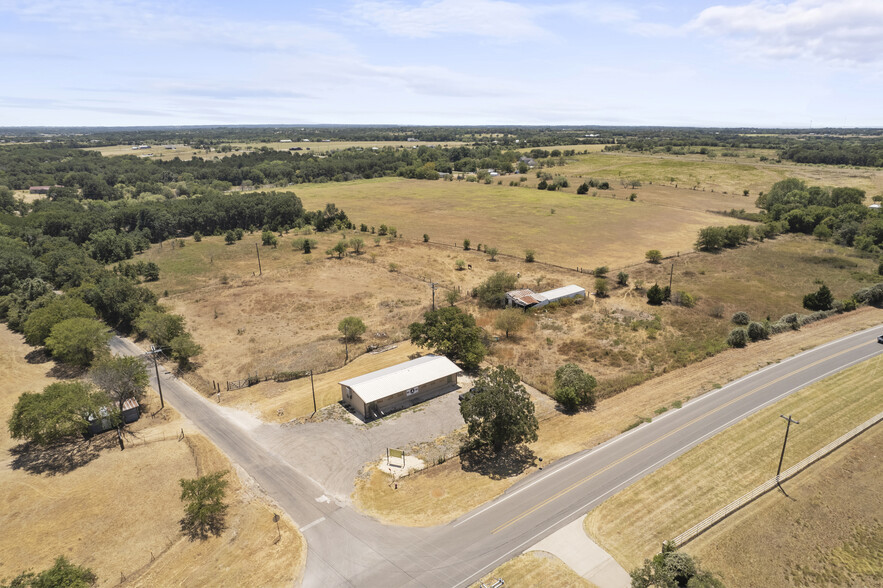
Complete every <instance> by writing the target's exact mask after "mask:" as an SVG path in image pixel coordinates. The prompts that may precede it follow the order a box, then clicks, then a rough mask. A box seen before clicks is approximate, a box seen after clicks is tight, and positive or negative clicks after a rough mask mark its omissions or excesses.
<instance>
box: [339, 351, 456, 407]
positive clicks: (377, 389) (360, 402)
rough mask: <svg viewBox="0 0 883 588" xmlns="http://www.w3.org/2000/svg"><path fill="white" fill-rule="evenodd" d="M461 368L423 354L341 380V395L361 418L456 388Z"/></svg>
mask: <svg viewBox="0 0 883 588" xmlns="http://www.w3.org/2000/svg"><path fill="white" fill-rule="evenodd" d="M461 372H462V370H461V369H460V368H459V367H457V366H456V364H454V362H452V361H451V360H450V359H448V358H447V357H444V356H440V355H426V356H424V357H418V358H417V359H412V360H411V361H406V362H405V363H400V364H398V365H394V366H392V367H388V368H385V369H382V370H377V371H376V372H371V373H368V374H365V375H362V376H358V377H355V378H350V379H349V380H344V381H343V382H340V391H341V397H342V400H343V403H344V404H345V405H348V406H350V407H352V408H353V410H355V412H356V413H357V414H358V415H359V416H360V417H361V418H362V419H363V420H369V419H372V418H379V417H382V416H385V415H387V414H389V413H391V412H394V411H396V410H401V409H402V408H407V407H409V406H413V405H415V404H418V403H420V402H423V401H424V400H429V399H430V398H433V397H435V396H440V395H442V394H446V393H447V392H451V391H453V390H456V389H457V387H458V386H457V376H458V375H460V373H461Z"/></svg>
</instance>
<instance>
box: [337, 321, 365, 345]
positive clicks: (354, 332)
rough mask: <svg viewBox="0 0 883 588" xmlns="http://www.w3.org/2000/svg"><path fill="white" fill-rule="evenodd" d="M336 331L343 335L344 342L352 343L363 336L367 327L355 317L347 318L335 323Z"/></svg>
mask: <svg viewBox="0 0 883 588" xmlns="http://www.w3.org/2000/svg"><path fill="white" fill-rule="evenodd" d="M337 330H338V331H340V334H341V335H343V338H344V341H346V342H348V343H352V342H353V341H356V340H357V339H358V338H359V337H361V336H362V335H364V334H365V331H367V330H368V327H366V326H365V323H364V322H362V319H360V318H359V317H357V316H348V317H345V318H343V319H342V320H341V321H340V322H339V323H337Z"/></svg>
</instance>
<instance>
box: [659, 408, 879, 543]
mask: <svg viewBox="0 0 883 588" xmlns="http://www.w3.org/2000/svg"><path fill="white" fill-rule="evenodd" d="M881 420H883V412H881V413H879V414H878V415H877V416H874V417H871V418H870V419H868V420H867V421H865V422H864V423H862V424H860V425H859V426H857V427H856V428H854V429H853V430H851V431H849V432H848V433H846V434H845V435H841V436H840V437H838V438H837V439H835V440H834V441H831V442H830V443H828V444H827V445H825V446H824V447H822V448H821V449H819V450H818V451H816V452H815V453H813V454H812V455H810V456H809V457H807V458H805V459H803V460H801V461H799V462H798V463H796V464H794V465H793V466H791V467H790V468H788V469H787V470H785V471H784V472H782V473H781V474H780V475H779V476H777V477H775V478H770V479H769V480H767V481H766V482H764V483H763V484H761V485H760V486H758V487H757V488H755V489H754V490H752V491H751V492H749V493H748V494H745V495H744V496H740V497H739V498H737V499H736V500H734V501H733V502H731V503H730V504H728V505H727V506H725V507H723V508H722V509H720V510H719V511H717V512H716V513H714V514H713V515H711V516H709V517H707V518H706V519H704V520H703V521H701V522H699V523H697V524H695V525H693V526H692V527H690V528H689V529H687V530H686V531H684V532H683V533H681V534H680V535H678V536H677V537H675V538H674V539H672V540H671V541H669V543H671V544H674V545H675V546H676V547H681V546H683V545H684V544H686V543H688V542H689V541H691V540H693V539H695V538H696V537H698V536H699V535H701V534H702V533H704V532H705V531H706V530H708V529H709V528H710V527H712V526H714V525H716V524H717V523H718V522H720V521H721V520H723V519H725V518H726V517H727V516H729V515H730V514H732V513H733V512H735V511H737V510H739V509H740V508H742V507H743V506H745V505H746V504H748V503H749V502H751V501H752V500H754V499H756V498H757V497H759V496H761V495H763V494H765V493H767V492H769V491H770V490H772V489H773V488H775V487H776V486H778V485H779V482H781V481H782V480H787V479H788V478H790V477H792V476H794V475H795V474H797V473H798V472H800V471H801V470H803V469H805V468H806V467H807V466H809V465H811V464H812V463H814V462H816V461H818V460H820V459H822V458H823V457H825V456H826V455H828V454H829V453H831V452H832V451H834V450H835V449H837V448H838V447H840V446H841V445H843V444H844V443H846V442H847V441H850V440H851V439H853V438H854V437H856V436H858V435H859V434H860V433H863V432H864V431H865V430H867V429H869V428H871V427H873V426H874V425H876V424H877V423H879V422H880V421H881Z"/></svg>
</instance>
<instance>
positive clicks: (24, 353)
mask: <svg viewBox="0 0 883 588" xmlns="http://www.w3.org/2000/svg"><path fill="white" fill-rule="evenodd" d="M32 350H33V348H31V347H29V346H27V345H25V344H24V343H23V340H22V338H21V337H20V336H19V335H16V334H14V333H12V332H10V331H9V330H8V329H6V328H2V329H0V373H3V375H4V387H3V391H2V393H0V417H2V421H3V423H4V426H3V428H2V431H0V450H2V454H3V457H2V461H3V467H2V468H0V528H2V529H3V533H0V553H2V554H3V556H2V558H0V578H11V577H13V576H15V575H17V574H19V573H21V572H22V571H25V570H27V569H34V570H41V569H44V568H46V567H48V566H49V565H51V564H52V562H53V560H54V559H55V558H56V557H57V556H58V555H65V556H66V557H68V558H69V559H70V560H71V561H72V562H74V563H76V564H78V565H85V566H87V567H90V568H92V570H93V571H94V572H95V573H96V574H97V575H98V578H99V584H98V585H99V586H115V585H117V584H119V583H120V582H122V583H124V584H128V585H139V586H157V585H173V584H175V585H178V584H180V585H232V584H254V585H267V586H283V585H290V584H291V583H292V582H294V581H295V580H296V579H297V578H298V577H299V576H300V574H301V573H302V570H303V566H304V561H305V555H306V548H305V544H304V541H303V538H302V537H301V536H300V534H299V532H298V531H297V529H296V528H295V527H294V525H293V524H292V523H291V522H290V521H289V520H288V519H287V518H283V519H282V521H280V532H281V535H282V537H281V540H280V541H279V542H278V543H276V544H274V543H273V541H274V540H275V539H276V537H277V529H276V525H275V524H273V523H272V512H271V510H270V508H269V507H268V506H267V504H266V503H265V502H264V501H263V499H261V498H260V497H259V496H258V494H257V493H256V492H255V491H254V490H253V489H252V488H250V487H249V486H248V485H246V484H243V483H242V482H240V481H239V478H238V477H237V474H236V473H235V472H233V471H231V475H230V476H229V477H228V479H229V480H230V486H229V490H228V502H229V503H230V511H229V517H228V525H229V529H228V530H227V531H225V532H224V534H223V535H222V536H221V537H218V538H212V539H210V540H208V541H206V542H204V543H202V542H193V543H192V542H190V541H188V540H187V539H185V538H183V537H182V536H181V534H180V531H179V525H178V521H179V519H180V518H181V516H182V512H183V509H182V504H181V501H180V499H179V495H180V487H179V485H178V480H179V479H180V478H192V477H195V476H197V475H200V474H202V473H206V472H208V471H215V470H218V469H231V465H230V463H229V461H228V460H227V459H226V457H224V456H223V455H222V454H221V453H220V452H219V451H218V450H217V449H216V448H215V447H214V446H213V445H211V444H210V443H209V442H208V441H206V440H205V439H204V438H202V437H200V436H199V435H196V434H193V433H192V427H191V426H190V425H189V424H188V422H187V421H186V420H184V419H182V418H181V417H179V416H178V415H177V414H176V413H175V412H174V410H172V409H169V408H166V409H165V410H164V411H163V412H164V414H163V415H158V416H157V417H155V418H152V417H151V416H150V415H149V414H145V415H144V416H142V418H141V419H140V420H139V421H138V422H137V423H136V424H135V425H134V426H133V430H134V431H135V437H134V438H132V439H130V440H129V445H128V446H127V447H126V450H125V451H120V450H119V447H118V446H117V445H116V441H115V436H114V434H113V433H109V434H105V435H101V436H98V437H96V438H95V439H94V440H93V442H92V443H91V444H89V445H80V446H79V449H78V450H77V451H76V452H73V451H71V452H70V453H68V450H69V449H71V448H70V447H68V448H67V449H65V450H63V451H54V452H49V451H46V452H40V453H35V452H28V453H24V454H22V453H21V451H20V450H19V448H20V446H19V444H18V442H17V441H14V440H12V439H10V438H9V435H8V433H7V431H6V427H5V423H6V420H7V419H8V418H9V415H10V413H11V410H12V407H13V405H14V404H15V402H16V401H17V399H18V396H19V395H20V394H21V393H22V392H26V391H39V390H42V388H43V387H45V386H46V385H48V384H50V383H52V382H54V381H57V380H55V379H54V378H52V377H50V376H48V375H47V372H49V371H50V370H51V369H52V367H53V365H54V364H53V363H51V362H47V363H31V362H32V361H34V359H33V358H34V356H33V355H28V354H29V353H30V352H31V351H32ZM152 396H153V395H152V394H151V397H152ZM151 401H152V402H153V403H154V404H158V403H157V402H156V398H154V397H152V398H151ZM182 428H183V429H185V430H186V431H188V432H187V437H186V441H183V442H179V441H177V439H176V433H177V432H178V431H179V430H180V429H182ZM164 437H165V438H167V439H168V440H161V439H163V438H164ZM151 439H156V441H150V440H151ZM139 440H140V441H139ZM53 464H54V467H51V466H52V465H53ZM68 470H69V471H68ZM41 471H45V473H40V472H41ZM52 472H57V473H54V474H53V473H52ZM255 561H261V562H264V563H263V565H260V566H255V565H253V563H254V562H255Z"/></svg>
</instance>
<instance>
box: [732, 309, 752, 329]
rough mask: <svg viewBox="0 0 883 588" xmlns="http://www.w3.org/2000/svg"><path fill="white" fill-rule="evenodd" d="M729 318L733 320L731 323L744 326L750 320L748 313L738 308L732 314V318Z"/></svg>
mask: <svg viewBox="0 0 883 588" xmlns="http://www.w3.org/2000/svg"><path fill="white" fill-rule="evenodd" d="M730 320H732V321H733V324H736V325H742V326H743V327H744V326H745V325H747V324H748V323H750V322H751V317H750V316H748V313H747V312H745V311H744V310H740V311H739V312H737V313H735V314H733V318H732V319H730Z"/></svg>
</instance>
